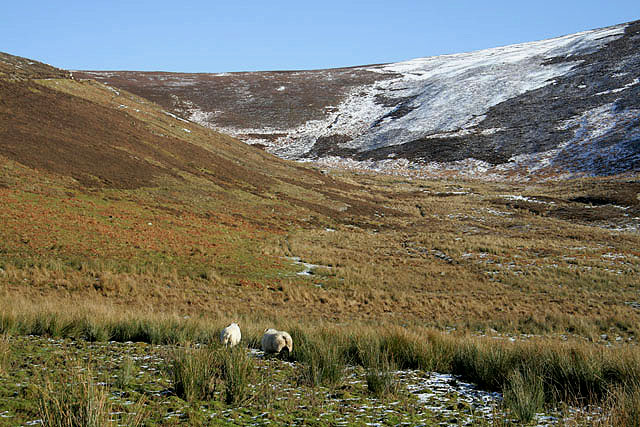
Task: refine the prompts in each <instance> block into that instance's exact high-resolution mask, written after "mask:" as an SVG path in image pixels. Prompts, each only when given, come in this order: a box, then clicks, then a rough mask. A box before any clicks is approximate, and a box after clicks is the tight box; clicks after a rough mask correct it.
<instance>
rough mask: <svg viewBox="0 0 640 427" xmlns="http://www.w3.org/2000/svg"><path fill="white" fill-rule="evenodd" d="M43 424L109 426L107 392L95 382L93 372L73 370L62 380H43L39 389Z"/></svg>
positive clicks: (109, 406)
mask: <svg viewBox="0 0 640 427" xmlns="http://www.w3.org/2000/svg"><path fill="white" fill-rule="evenodd" d="M36 396H37V401H38V402H37V403H38V413H39V416H40V419H41V420H42V425H44V426H50V427H76V426H78V427H81V426H86V427H102V426H105V425H107V424H109V422H110V421H111V420H110V416H109V414H110V412H111V405H110V403H109V400H108V393H107V391H106V390H105V389H104V388H103V387H100V386H97V385H96V384H94V382H93V378H92V376H91V371H89V370H84V371H81V370H79V369H78V368H74V369H73V370H72V372H71V374H69V375H68V376H67V378H63V379H62V380H60V379H59V378H58V379H56V380H55V381H52V380H51V379H50V378H48V377H47V378H45V379H44V384H43V385H42V386H39V387H36Z"/></svg>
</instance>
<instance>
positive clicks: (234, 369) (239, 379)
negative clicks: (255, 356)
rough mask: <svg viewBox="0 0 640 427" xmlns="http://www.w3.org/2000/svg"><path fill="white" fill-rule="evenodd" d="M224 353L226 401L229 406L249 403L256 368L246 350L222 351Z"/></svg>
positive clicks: (237, 348) (223, 373) (223, 366)
mask: <svg viewBox="0 0 640 427" xmlns="http://www.w3.org/2000/svg"><path fill="white" fill-rule="evenodd" d="M218 351H219V352H222V353H223V365H222V368H223V369H222V375H221V376H222V380H223V382H224V401H225V403H226V404H227V405H235V406H239V405H242V404H244V403H246V402H247V401H249V400H250V399H251V398H252V396H251V389H250V384H251V382H252V380H253V379H254V377H255V366H254V363H253V360H252V359H251V357H249V356H248V355H247V352H246V350H245V349H244V348H241V347H239V346H237V347H234V348H231V349H220V350H218Z"/></svg>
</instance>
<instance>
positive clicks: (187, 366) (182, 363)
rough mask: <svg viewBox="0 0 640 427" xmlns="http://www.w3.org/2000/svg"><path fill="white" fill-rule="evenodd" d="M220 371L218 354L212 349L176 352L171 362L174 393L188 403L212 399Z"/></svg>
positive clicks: (188, 349) (187, 349)
mask: <svg viewBox="0 0 640 427" xmlns="http://www.w3.org/2000/svg"><path fill="white" fill-rule="evenodd" d="M221 370H222V365H221V360H220V358H219V354H218V352H216V351H215V350H213V349H210V348H204V349H196V348H186V349H183V350H178V351H176V353H175V354H174V356H173V359H172V361H171V373H172V376H173V387H174V391H175V393H176V395H177V396H178V397H180V398H182V399H184V400H186V401H188V402H193V401H197V400H206V399H210V398H213V397H214V395H215V392H216V390H217V389H218V387H219V383H220V379H221V378H220V373H221Z"/></svg>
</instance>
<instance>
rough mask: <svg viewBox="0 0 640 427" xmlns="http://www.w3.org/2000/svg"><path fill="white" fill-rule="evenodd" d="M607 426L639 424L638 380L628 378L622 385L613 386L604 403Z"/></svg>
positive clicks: (639, 396) (639, 397) (639, 390)
mask: <svg viewBox="0 0 640 427" xmlns="http://www.w3.org/2000/svg"><path fill="white" fill-rule="evenodd" d="M604 410H605V411H604V412H605V413H606V414H608V417H607V418H606V420H605V422H606V425H609V426H638V425H640V382H639V381H638V380H637V379H634V378H630V379H628V381H627V383H626V384H624V385H618V386H616V387H613V388H612V389H611V390H610V391H609V394H608V396H607V399H606V401H605V403H604Z"/></svg>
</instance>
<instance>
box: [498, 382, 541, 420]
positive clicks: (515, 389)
mask: <svg viewBox="0 0 640 427" xmlns="http://www.w3.org/2000/svg"><path fill="white" fill-rule="evenodd" d="M502 394H503V397H504V405H505V406H506V407H507V408H509V410H510V411H511V413H512V414H514V415H515V416H516V418H517V419H518V420H519V421H521V422H523V423H529V422H530V421H532V420H533V417H534V416H535V415H536V413H537V412H539V411H540V410H542V405H543V404H544V400H545V399H544V385H543V378H542V377H541V376H540V375H539V374H537V373H535V372H532V371H531V370H525V371H524V372H521V371H519V370H515V371H513V372H512V373H511V375H509V377H508V378H507V381H506V383H505V385H504V387H503V389H502Z"/></svg>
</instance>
